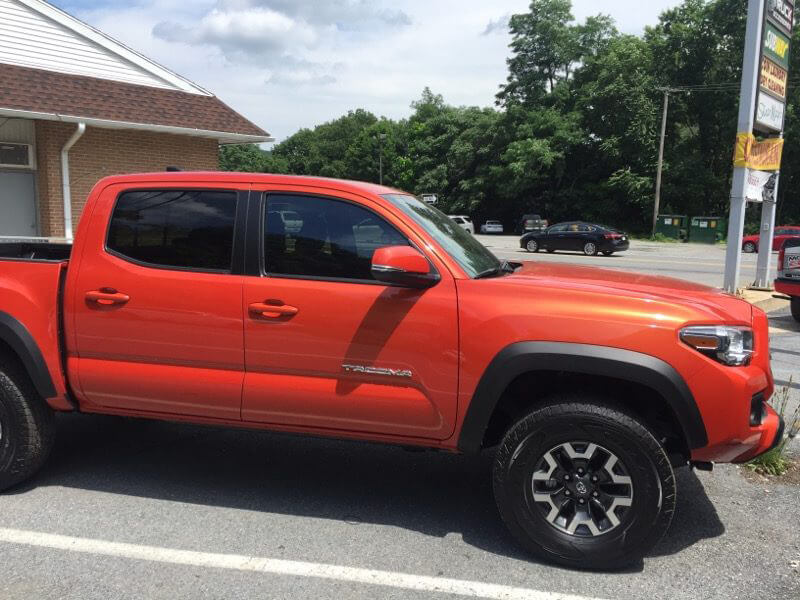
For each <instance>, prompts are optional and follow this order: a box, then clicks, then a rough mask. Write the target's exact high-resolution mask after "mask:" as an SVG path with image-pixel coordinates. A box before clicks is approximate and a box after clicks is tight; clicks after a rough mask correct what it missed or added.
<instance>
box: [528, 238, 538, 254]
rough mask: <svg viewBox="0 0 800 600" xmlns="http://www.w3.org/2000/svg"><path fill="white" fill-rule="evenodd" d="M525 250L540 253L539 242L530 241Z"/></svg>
mask: <svg viewBox="0 0 800 600" xmlns="http://www.w3.org/2000/svg"><path fill="white" fill-rule="evenodd" d="M525 249H526V250H527V251H528V252H538V251H539V242H537V241H536V240H528V241H527V242H526V243H525Z"/></svg>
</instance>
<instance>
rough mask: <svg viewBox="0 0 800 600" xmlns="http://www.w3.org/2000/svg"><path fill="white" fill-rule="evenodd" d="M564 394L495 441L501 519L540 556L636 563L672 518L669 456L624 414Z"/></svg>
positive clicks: (581, 563) (597, 563) (570, 562)
mask: <svg viewBox="0 0 800 600" xmlns="http://www.w3.org/2000/svg"><path fill="white" fill-rule="evenodd" d="M561 400H562V401H563V403H562V402H558V403H553V404H549V405H548V406H544V407H541V408H538V409H536V410H534V411H533V412H531V413H530V414H529V415H527V416H526V417H524V418H523V419H521V420H520V421H518V422H517V423H516V424H515V425H514V426H513V427H512V428H511V429H510V430H509V431H508V433H507V434H506V436H505V438H504V439H503V441H502V443H501V444H500V447H499V448H498V450H497V454H496V456H495V462H494V470H493V473H494V476H493V483H494V493H495V498H496V500H497V506H498V508H499V510H500V515H501V516H502V518H503V521H504V522H505V523H506V525H507V527H508V528H509V530H510V531H511V533H512V534H513V535H514V537H515V538H516V539H517V540H518V541H519V542H520V543H521V544H522V545H523V546H524V547H525V548H527V549H528V550H529V551H531V552H533V553H534V554H536V555H538V556H540V557H542V558H544V559H546V560H549V561H552V562H555V563H558V564H561V565H565V566H568V567H572V568H575V567H577V568H589V569H609V568H619V567H623V566H626V565H629V564H631V563H634V562H636V561H638V560H640V559H641V558H642V557H643V556H644V555H645V554H646V553H647V551H648V550H650V549H651V548H652V547H653V546H654V545H655V544H656V543H657V542H658V541H659V540H660V539H661V537H662V536H663V535H664V533H665V532H666V531H667V529H668V528H669V524H670V522H671V521H672V514H673V512H674V510H675V478H674V475H673V472H672V467H671V466H670V463H669V459H668V458H667V455H666V454H665V452H664V449H663V448H662V447H661V445H660V444H659V442H658V441H657V440H656V439H655V438H654V437H653V435H652V434H651V433H650V432H649V431H648V430H647V429H646V428H645V427H644V426H643V425H642V424H641V423H640V422H639V421H637V420H636V419H634V418H632V417H631V416H629V415H627V414H625V413H623V412H621V411H618V410H617V409H615V408H611V407H609V406H606V405H604V404H602V403H601V402H599V401H595V400H582V401H581V402H580V403H576V402H574V401H572V400H574V399H561Z"/></svg>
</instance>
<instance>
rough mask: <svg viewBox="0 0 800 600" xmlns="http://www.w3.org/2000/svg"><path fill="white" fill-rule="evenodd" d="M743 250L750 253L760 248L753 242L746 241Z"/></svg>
mask: <svg viewBox="0 0 800 600" xmlns="http://www.w3.org/2000/svg"><path fill="white" fill-rule="evenodd" d="M742 250H744V251H745V252H747V253H748V254H752V253H753V252H755V251H756V250H758V248H756V245H755V244H754V243H753V242H745V244H744V245H743V246H742Z"/></svg>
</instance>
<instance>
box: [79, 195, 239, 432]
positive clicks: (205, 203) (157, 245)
mask: <svg viewBox="0 0 800 600" xmlns="http://www.w3.org/2000/svg"><path fill="white" fill-rule="evenodd" d="M174 186H175V184H174V183H171V184H170V185H168V186H164V187H160V186H155V187H149V188H147V189H131V188H130V187H124V186H122V185H114V186H110V187H108V188H106V189H105V191H103V192H102V196H101V197H100V198H99V200H98V201H97V202H96V203H95V205H94V206H95V210H94V213H93V214H92V215H91V216H90V217H89V225H88V227H83V223H82V229H80V230H79V231H78V236H77V237H78V238H79V240H80V242H81V243H82V244H83V246H82V251H81V248H80V247H79V246H76V248H75V251H74V252H73V255H72V256H73V261H74V262H75V263H76V267H77V274H74V275H73V274H71V275H70V277H72V278H73V279H71V280H70V281H68V286H67V293H69V294H71V295H72V297H71V298H70V302H71V304H70V305H69V306H70V308H69V310H68V311H67V314H72V315H74V320H73V322H72V323H71V325H72V327H71V328H69V329H68V332H67V334H68V335H67V340H68V343H69V347H68V368H69V373H70V376H71V378H72V380H73V382H77V386H76V388H77V391H78V393H79V394H81V396H82V398H81V400H82V403H83V404H84V405H86V406H87V408H89V409H91V408H92V407H97V408H98V410H107V409H109V408H110V409H118V410H122V411H135V412H152V413H167V414H172V415H192V416H200V417H211V418H220V419H234V420H238V419H239V418H240V407H241V389H242V382H243V379H244V342H243V339H242V312H241V306H242V275H241V273H240V272H239V269H238V267H237V266H236V264H235V263H236V258H235V257H234V256H233V248H234V231H235V229H236V223H237V212H238V216H239V217H240V218H242V219H243V218H244V216H245V215H244V213H245V210H244V206H243V205H244V204H246V199H247V192H237V191H236V190H234V189H218V188H214V187H211V188H203V189H191V188H188V187H187V188H177V187H174ZM237 207H239V210H238V211H237ZM242 224H243V220H242ZM70 268H71V267H70Z"/></svg>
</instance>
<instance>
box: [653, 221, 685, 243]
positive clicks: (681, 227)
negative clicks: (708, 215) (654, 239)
mask: <svg viewBox="0 0 800 600" xmlns="http://www.w3.org/2000/svg"><path fill="white" fill-rule="evenodd" d="M656 233H660V234H661V235H663V236H664V237H668V238H672V239H674V240H685V239H686V237H687V236H688V234H689V217H687V216H686V215H658V220H657V221H656Z"/></svg>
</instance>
